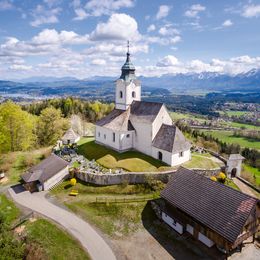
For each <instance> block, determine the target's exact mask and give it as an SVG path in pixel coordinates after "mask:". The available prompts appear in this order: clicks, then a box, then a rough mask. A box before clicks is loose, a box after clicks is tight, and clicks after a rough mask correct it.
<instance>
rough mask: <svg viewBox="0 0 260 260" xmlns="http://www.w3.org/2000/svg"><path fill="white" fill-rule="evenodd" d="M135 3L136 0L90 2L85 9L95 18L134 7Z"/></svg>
mask: <svg viewBox="0 0 260 260" xmlns="http://www.w3.org/2000/svg"><path fill="white" fill-rule="evenodd" d="M134 3H135V1H134V0H105V1H104V0H103V1H100V0H90V1H88V2H87V3H86V5H85V8H86V9H87V10H89V11H90V12H91V15H93V16H101V15H111V14H112V13H113V12H114V11H117V10H119V9H121V8H129V7H133V6H134Z"/></svg>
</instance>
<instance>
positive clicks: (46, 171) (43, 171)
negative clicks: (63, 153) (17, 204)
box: [22, 154, 69, 182]
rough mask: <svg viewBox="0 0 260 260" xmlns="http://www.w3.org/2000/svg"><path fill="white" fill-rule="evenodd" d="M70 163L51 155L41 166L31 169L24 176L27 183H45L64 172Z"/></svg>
mask: <svg viewBox="0 0 260 260" xmlns="http://www.w3.org/2000/svg"><path fill="white" fill-rule="evenodd" d="M67 165H69V163H68V162H67V161H65V160H63V159H62V158H60V157H59V156H57V155H55V154H51V155H50V156H49V157H47V158H46V159H44V160H43V161H42V162H40V163H39V164H37V165H35V166H33V167H31V168H30V169H29V170H28V171H27V172H26V173H24V174H23V175H22V179H23V180H24V181H25V182H32V181H38V180H39V181H41V182H44V181H46V180H48V179H50V178H51V177H53V176H54V175H55V174H57V173H58V172H60V171H61V170H63V169H64V168H65V167H66V166H67Z"/></svg>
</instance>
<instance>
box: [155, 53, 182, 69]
mask: <svg viewBox="0 0 260 260" xmlns="http://www.w3.org/2000/svg"><path fill="white" fill-rule="evenodd" d="M176 65H179V61H178V59H177V58H176V57H175V56H173V55H167V56H165V57H164V58H162V59H161V60H159V61H158V62H157V66H158V67H171V66H176Z"/></svg>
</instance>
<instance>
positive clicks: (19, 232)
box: [14, 225, 25, 236]
mask: <svg viewBox="0 0 260 260" xmlns="http://www.w3.org/2000/svg"><path fill="white" fill-rule="evenodd" d="M24 229H25V225H22V226H19V227H17V228H15V230H14V232H15V233H16V234H18V235H19V236H20V235H22V233H23V232H24Z"/></svg>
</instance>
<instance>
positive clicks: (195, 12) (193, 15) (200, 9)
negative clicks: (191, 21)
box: [184, 4, 206, 18]
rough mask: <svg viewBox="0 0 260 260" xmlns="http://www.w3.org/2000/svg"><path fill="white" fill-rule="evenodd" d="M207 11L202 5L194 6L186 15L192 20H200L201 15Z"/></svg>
mask: <svg viewBox="0 0 260 260" xmlns="http://www.w3.org/2000/svg"><path fill="white" fill-rule="evenodd" d="M205 10H206V7H205V6H203V5H200V4H195V5H192V6H191V7H190V8H189V9H188V10H187V11H186V12H185V13H184V15H185V16H187V17H190V18H199V13H200V12H203V11H205Z"/></svg>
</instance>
